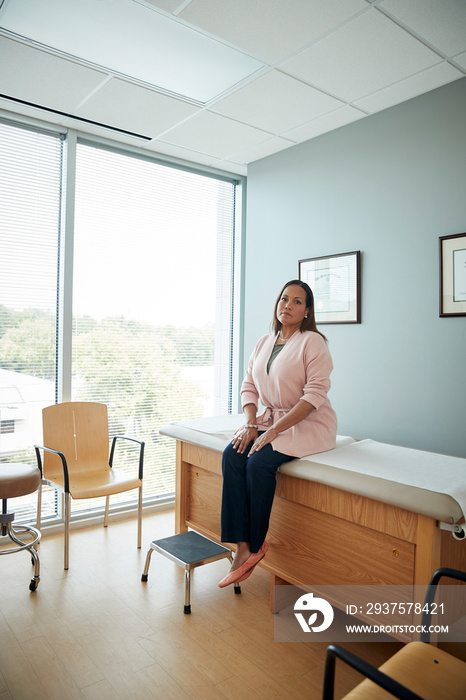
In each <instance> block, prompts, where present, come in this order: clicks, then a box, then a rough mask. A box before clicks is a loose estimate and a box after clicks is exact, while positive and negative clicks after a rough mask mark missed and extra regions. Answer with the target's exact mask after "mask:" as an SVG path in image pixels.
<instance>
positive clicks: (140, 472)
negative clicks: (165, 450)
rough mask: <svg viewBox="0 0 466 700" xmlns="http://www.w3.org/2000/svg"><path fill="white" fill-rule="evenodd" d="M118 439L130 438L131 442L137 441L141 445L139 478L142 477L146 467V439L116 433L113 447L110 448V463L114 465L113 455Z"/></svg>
mask: <svg viewBox="0 0 466 700" xmlns="http://www.w3.org/2000/svg"><path fill="white" fill-rule="evenodd" d="M117 440H130V441H131V442H137V443H138V445H139V469H138V479H142V472H143V468H144V447H145V444H146V443H145V442H144V440H136V438H131V437H127V436H126V435H115V436H114V437H113V439H112V447H111V449H110V457H109V459H108V463H109V465H110V466H111V467H113V456H114V454H115V447H116V441H117Z"/></svg>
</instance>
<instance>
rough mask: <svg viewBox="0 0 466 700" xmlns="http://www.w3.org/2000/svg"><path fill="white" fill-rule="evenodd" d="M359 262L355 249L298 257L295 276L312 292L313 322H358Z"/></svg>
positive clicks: (359, 318) (359, 310)
mask: <svg viewBox="0 0 466 700" xmlns="http://www.w3.org/2000/svg"><path fill="white" fill-rule="evenodd" d="M360 265H361V252H360V251H359V250H357V251H354V252H352V253H340V254H339V255H325V256H323V257H320V258H307V259H306V260H300V261H299V279H300V280H301V281H303V282H307V284H308V285H309V286H310V288H311V289H312V291H313V293H314V311H315V317H316V323H317V325H319V324H321V323H361V299H360Z"/></svg>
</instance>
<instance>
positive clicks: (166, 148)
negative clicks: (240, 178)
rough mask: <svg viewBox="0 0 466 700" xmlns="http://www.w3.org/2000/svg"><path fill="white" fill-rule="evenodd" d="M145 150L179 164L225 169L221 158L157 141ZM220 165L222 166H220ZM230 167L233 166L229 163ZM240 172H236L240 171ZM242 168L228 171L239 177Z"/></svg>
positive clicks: (151, 142) (152, 142)
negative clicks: (175, 160)
mask: <svg viewBox="0 0 466 700" xmlns="http://www.w3.org/2000/svg"><path fill="white" fill-rule="evenodd" d="M144 148H145V150H147V151H151V152H152V153H154V154H157V153H158V154H160V155H161V156H169V157H170V158H176V159H177V160H179V161H181V162H184V163H186V162H188V163H197V164H198V165H208V166H212V167H215V168H216V167H221V169H222V170H225V169H227V166H226V165H225V161H224V160H223V159H221V158H215V157H214V156H210V155H206V154H205V153H199V151H193V150H192V149H189V148H181V147H180V146H175V145H173V144H171V143H165V142H163V141H159V140H158V139H156V140H154V141H150V142H149V143H147V145H146V146H145V147H144ZM220 163H221V164H222V165H221V166H220ZM229 165H230V166H232V165H233V164H232V163H230V164H229ZM240 170H241V172H238V171H240ZM242 170H243V168H242V167H239V166H238V165H236V167H235V169H234V170H231V169H230V172H232V173H234V174H238V175H241V174H243V173H242Z"/></svg>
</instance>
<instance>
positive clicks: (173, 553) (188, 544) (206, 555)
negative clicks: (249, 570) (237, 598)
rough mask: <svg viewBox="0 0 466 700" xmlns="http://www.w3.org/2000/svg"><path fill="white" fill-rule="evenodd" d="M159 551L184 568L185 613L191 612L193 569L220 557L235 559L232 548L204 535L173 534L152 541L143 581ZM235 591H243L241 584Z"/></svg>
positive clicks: (191, 531) (236, 584) (190, 533)
mask: <svg viewBox="0 0 466 700" xmlns="http://www.w3.org/2000/svg"><path fill="white" fill-rule="evenodd" d="M154 551H155V552H159V553H160V554H163V555H164V556H165V557H168V559H171V561H174V562H175V564H178V566H182V567H183V568H184V610H183V612H184V613H185V615H189V614H190V612H191V570H192V569H195V568H196V567H198V566H203V564H210V562H213V561H218V560H219V559H225V558H227V559H229V560H230V562H231V561H233V557H232V554H231V550H230V549H228V547H223V546H222V545H221V544H217V543H216V542H213V541H212V540H209V539H208V538H207V537H204V536H203V535H199V534H198V533H197V532H194V531H193V530H190V531H189V532H182V533H181V534H179V535H172V536H171V537H165V538H164V539H161V540H154V541H153V542H151V545H150V549H149V551H148V552H147V558H146V565H145V567H144V573H143V574H142V576H141V581H144V582H145V581H147V579H148V577H149V566H150V560H151V556H152V552H154ZM235 593H241V586H240V585H239V583H235Z"/></svg>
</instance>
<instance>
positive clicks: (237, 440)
mask: <svg viewBox="0 0 466 700" xmlns="http://www.w3.org/2000/svg"><path fill="white" fill-rule="evenodd" d="M257 434H258V433H257V428H248V427H247V426H246V425H243V426H242V427H241V428H239V429H238V430H237V431H236V433H235V434H234V436H233V440H232V441H231V444H232V445H233V447H234V449H235V450H236V451H237V452H239V454H243V452H245V451H246V448H247V446H248V445H249V443H250V442H252V441H253V440H256V438H257Z"/></svg>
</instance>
